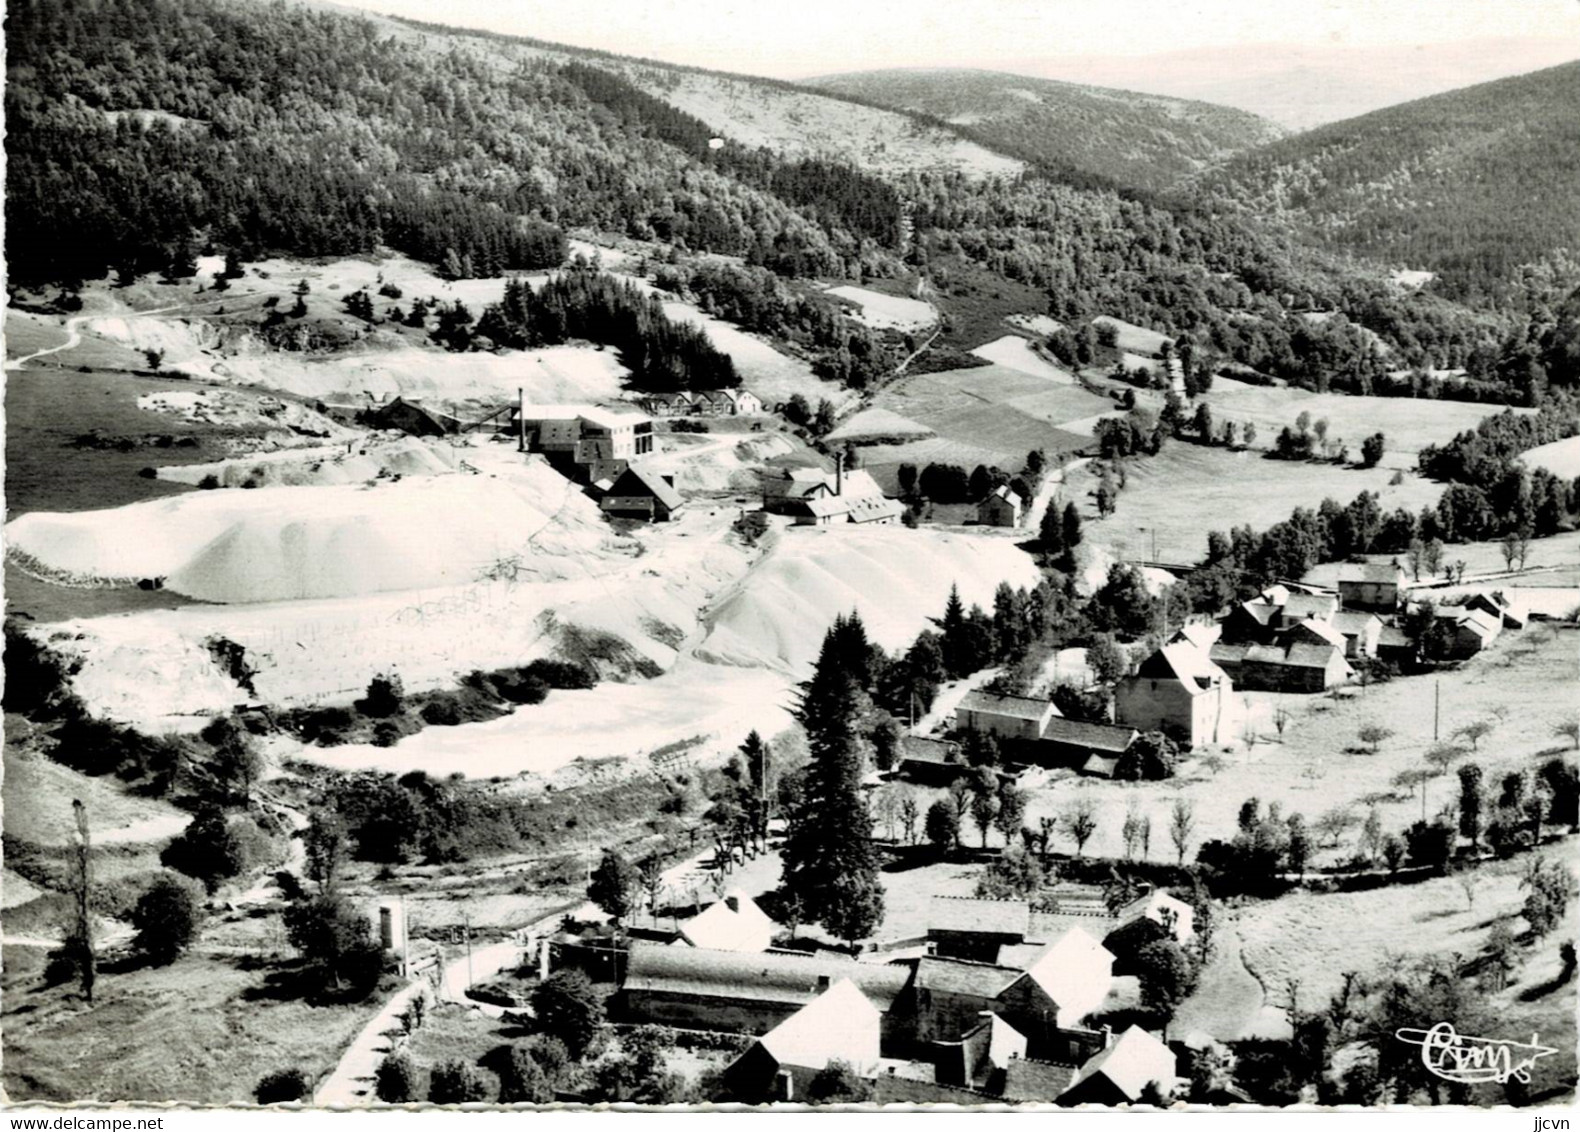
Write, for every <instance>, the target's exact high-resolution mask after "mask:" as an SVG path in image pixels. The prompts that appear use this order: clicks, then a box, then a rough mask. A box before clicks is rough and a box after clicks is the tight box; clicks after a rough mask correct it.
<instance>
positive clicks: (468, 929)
mask: <svg viewBox="0 0 1580 1132" xmlns="http://www.w3.org/2000/svg"><path fill="white" fill-rule="evenodd" d="M461 930H462V932H464V933H465V935H466V989H467V990H471V989H472V917H471V914H470V913H469V912H462V913H461Z"/></svg>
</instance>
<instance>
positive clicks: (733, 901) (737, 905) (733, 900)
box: [724, 896, 741, 912]
mask: <svg viewBox="0 0 1580 1132" xmlns="http://www.w3.org/2000/svg"><path fill="white" fill-rule="evenodd" d="M724 905H725V907H727V908H728V909H729V910H730V911H731V912H739V911H740V910H741V898H740V897H739V896H726V897H725V898H724Z"/></svg>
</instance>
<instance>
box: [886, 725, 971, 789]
mask: <svg viewBox="0 0 1580 1132" xmlns="http://www.w3.org/2000/svg"><path fill="white" fill-rule="evenodd" d="M959 746H960V745H959V744H958V743H951V742H948V741H947V740H944V739H928V738H925V737H923V736H920V735H910V734H906V735H901V736H900V750H899V757H898V761H897V762H896V764H895V767H894V773H895V775H896V777H899V778H903V779H906V780H907V781H910V782H916V783H919V784H922V785H926V786H948V785H949V784H950V783H951V782H953V781H954V780H955V779H957V778H959V777H961V776H962V775H964V774H966V773H967V772H969V771H970V769H971V768H970V767H968V766H967V765H966V764H965V763H964V762H963V761H961V759H960V758H959Z"/></svg>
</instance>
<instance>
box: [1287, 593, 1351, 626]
mask: <svg viewBox="0 0 1580 1132" xmlns="http://www.w3.org/2000/svg"><path fill="white" fill-rule="evenodd" d="M1338 611H1339V599H1338V596H1337V595H1336V594H1318V593H1292V594H1290V595H1289V596H1288V597H1287V598H1286V599H1285V600H1284V601H1283V602H1282V603H1279V605H1278V628H1280V629H1288V628H1289V627H1290V626H1291V625H1298V624H1299V623H1300V622H1302V621H1310V620H1316V621H1331V620H1332V619H1333V615H1334V614H1335V613H1337V612H1338Z"/></svg>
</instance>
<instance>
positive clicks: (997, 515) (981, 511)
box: [977, 483, 1026, 527]
mask: <svg viewBox="0 0 1580 1132" xmlns="http://www.w3.org/2000/svg"><path fill="white" fill-rule="evenodd" d="M1025 508H1026V501H1025V500H1024V499H1022V498H1021V497H1020V492H1018V491H1016V490H1015V489H1014V488H1012V487H1010V486H1009V484H1007V483H1001V484H999V485H998V486H997V487H995V488H994V489H993V490H992V491H990V492H988V494H987V498H985V499H984V500H982V502H981V503H978V504H977V522H978V523H980V524H981V525H982V526H984V527H1018V526H1020V518H1021V513H1022V512H1023V511H1024V510H1025Z"/></svg>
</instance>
